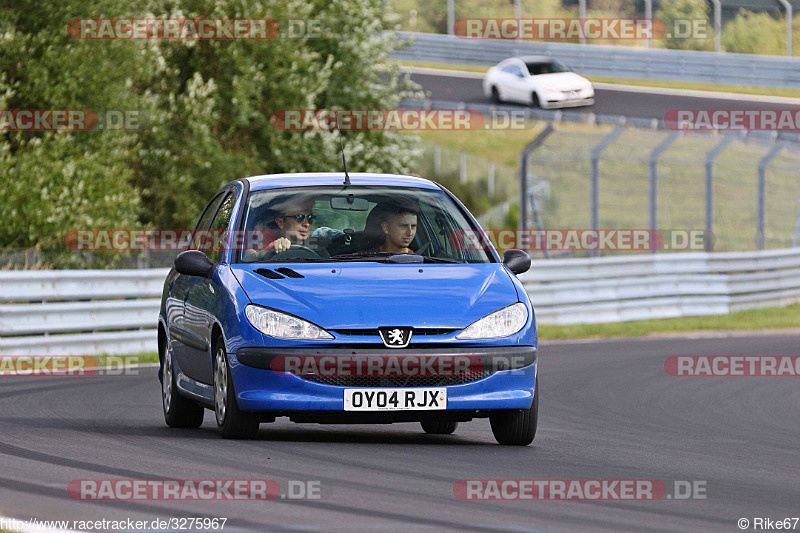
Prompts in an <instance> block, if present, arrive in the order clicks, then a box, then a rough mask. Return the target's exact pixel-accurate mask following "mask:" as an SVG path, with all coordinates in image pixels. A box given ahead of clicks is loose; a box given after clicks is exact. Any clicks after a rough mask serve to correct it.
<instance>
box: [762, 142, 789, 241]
mask: <svg viewBox="0 0 800 533" xmlns="http://www.w3.org/2000/svg"><path fill="white" fill-rule="evenodd" d="M781 150H783V143H776V144H775V145H774V146H773V147H772V148H771V149H770V151H769V152H767V155H765V156H764V157H763V158H762V159H761V161H759V162H758V222H757V224H758V225H757V227H756V249H757V250H763V249H764V244H765V243H764V218H765V210H766V203H767V165H769V162H770V161H772V160H773V159H774V158H775V156H777V155H778V152H780V151H781Z"/></svg>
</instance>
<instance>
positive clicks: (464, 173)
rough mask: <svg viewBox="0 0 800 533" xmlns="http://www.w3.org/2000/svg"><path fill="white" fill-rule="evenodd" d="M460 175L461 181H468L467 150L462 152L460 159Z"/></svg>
mask: <svg viewBox="0 0 800 533" xmlns="http://www.w3.org/2000/svg"><path fill="white" fill-rule="evenodd" d="M458 177H459V181H461V183H466V182H467V154H466V152H461V157H460V158H459V161H458Z"/></svg>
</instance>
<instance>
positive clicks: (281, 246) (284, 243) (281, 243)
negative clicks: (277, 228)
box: [275, 237, 292, 254]
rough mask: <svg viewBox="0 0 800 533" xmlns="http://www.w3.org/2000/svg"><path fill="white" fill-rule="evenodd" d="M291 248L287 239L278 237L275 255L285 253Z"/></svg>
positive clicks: (290, 243) (290, 242)
mask: <svg viewBox="0 0 800 533" xmlns="http://www.w3.org/2000/svg"><path fill="white" fill-rule="evenodd" d="M291 247H292V241H290V240H289V239H287V238H286V237H280V238H279V239H277V240H276V241H275V253H276V254H279V253H281V252H285V251H286V250H288V249H289V248H291Z"/></svg>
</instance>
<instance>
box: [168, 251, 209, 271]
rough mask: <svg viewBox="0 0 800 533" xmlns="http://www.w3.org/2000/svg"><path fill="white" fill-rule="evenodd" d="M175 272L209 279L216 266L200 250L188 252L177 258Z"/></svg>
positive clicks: (180, 254)
mask: <svg viewBox="0 0 800 533" xmlns="http://www.w3.org/2000/svg"><path fill="white" fill-rule="evenodd" d="M175 270H177V271H178V273H180V274H185V275H187V276H199V277H201V278H207V277H208V276H209V275H210V274H211V271H212V270H214V264H213V263H212V262H211V260H210V259H209V258H208V257H207V256H206V254H204V253H203V252H201V251H200V250H186V251H185V252H181V253H179V254H178V257H176V258H175Z"/></svg>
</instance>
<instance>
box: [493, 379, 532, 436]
mask: <svg viewBox="0 0 800 533" xmlns="http://www.w3.org/2000/svg"><path fill="white" fill-rule="evenodd" d="M538 421H539V379H538V378H537V379H536V385H535V388H534V396H533V404H532V405H531V407H530V409H517V410H509V411H497V412H496V413H492V414H491V415H489V422H490V423H491V425H492V433H494V438H495V439H497V442H499V443H500V444H505V445H510V446H527V445H528V444H530V443H531V442H533V438H534V437H535V436H536V426H537V424H538Z"/></svg>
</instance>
